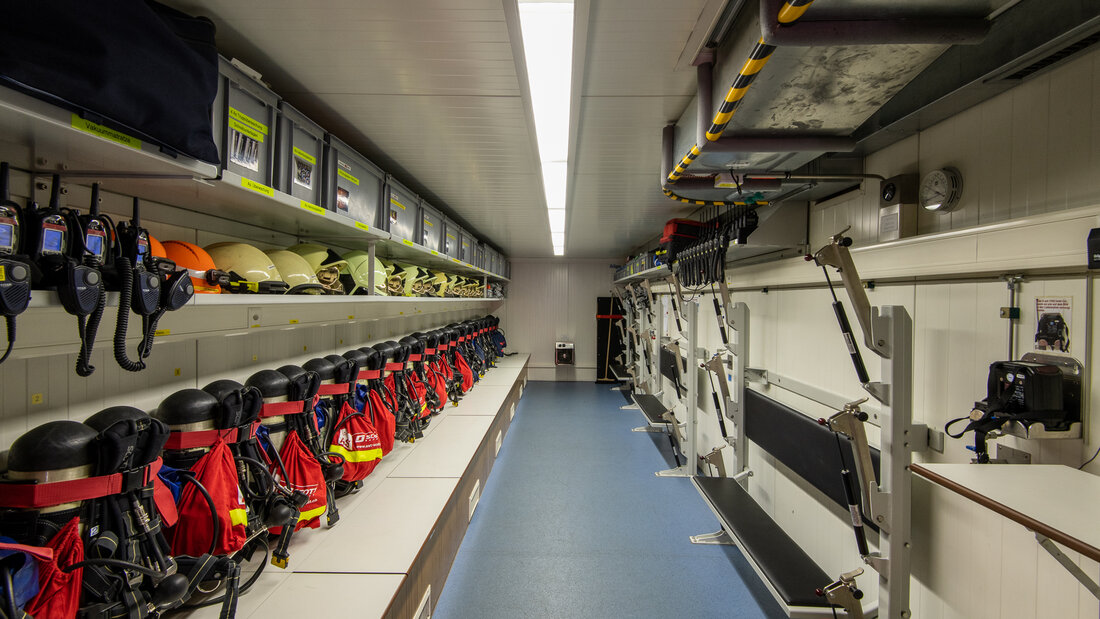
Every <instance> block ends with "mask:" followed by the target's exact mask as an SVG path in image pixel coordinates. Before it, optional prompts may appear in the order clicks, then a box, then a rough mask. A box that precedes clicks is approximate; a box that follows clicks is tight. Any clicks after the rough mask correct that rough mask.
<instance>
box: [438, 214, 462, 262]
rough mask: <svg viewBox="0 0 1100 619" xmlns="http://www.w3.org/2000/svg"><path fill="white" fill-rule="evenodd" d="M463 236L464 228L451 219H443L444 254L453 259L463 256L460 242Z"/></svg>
mask: <svg viewBox="0 0 1100 619" xmlns="http://www.w3.org/2000/svg"><path fill="white" fill-rule="evenodd" d="M462 235H463V231H462V228H460V227H459V226H458V224H456V223H455V222H453V221H451V220H450V219H447V218H444V219H443V253H445V254H447V255H448V256H450V257H451V258H458V257H459V256H460V255H461V254H462V251H461V248H460V246H459V241H461V239H462Z"/></svg>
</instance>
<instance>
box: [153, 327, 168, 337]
mask: <svg viewBox="0 0 1100 619" xmlns="http://www.w3.org/2000/svg"><path fill="white" fill-rule="evenodd" d="M153 335H155V336H157V337H160V336H162V335H172V330H171V329H157V330H156V331H154V332H153Z"/></svg>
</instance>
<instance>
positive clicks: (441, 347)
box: [439, 343, 450, 350]
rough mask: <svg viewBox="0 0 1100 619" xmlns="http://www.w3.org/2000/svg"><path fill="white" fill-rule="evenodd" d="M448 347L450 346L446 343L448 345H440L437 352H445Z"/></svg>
mask: <svg viewBox="0 0 1100 619" xmlns="http://www.w3.org/2000/svg"><path fill="white" fill-rule="evenodd" d="M448 346H450V344H449V343H448V344H440V345H439V350H447V347H448Z"/></svg>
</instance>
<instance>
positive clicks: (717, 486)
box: [692, 477, 833, 609]
mask: <svg viewBox="0 0 1100 619" xmlns="http://www.w3.org/2000/svg"><path fill="white" fill-rule="evenodd" d="M692 481H693V482H695V487H696V488H698V489H699V492H700V494H702V495H703V498H704V500H706V502H707V504H708V505H710V508H711V509H712V510H713V511H714V513H715V514H716V515H717V516H718V519H719V520H721V521H722V528H724V529H725V530H726V531H728V532H729V533H730V535H732V536H733V537H734V539H735V540H736V542H737V545H738V546H739V547H740V548H741V550H742V552H744V553H745V555H746V556H747V557H749V558H751V559H752V561H753V563H755V564H756V566H757V567H758V568H759V569H760V571H761V572H763V575H764V578H765V579H766V580H767V581H768V582H769V583H770V584H771V586H772V588H773V589H775V592H776V593H777V594H778V595H779V597H780V598H781V599H782V600H783V602H784V603H785V604H786V605H787V607H788V609H790V608H792V607H799V606H801V607H812V608H826V609H827V608H829V603H828V602H826V601H825V598H823V597H819V596H818V595H817V594H816V593H815V590H816V589H818V588H820V587H824V586H825V585H827V584H829V583H830V582H832V581H833V579H832V578H829V575H828V574H826V573H825V571H824V570H822V569H821V568H820V567H818V565H817V563H814V560H813V559H811V558H810V556H809V555H808V554H806V552H805V551H803V550H802V548H800V547H799V546H798V544H796V543H795V542H794V540H792V539H791V538H790V536H789V535H787V534H786V533H785V532H783V529H782V528H781V527H780V526H779V525H778V524H776V523H775V521H774V520H772V519H771V516H769V515H768V514H767V513H766V512H765V511H764V510H763V509H762V508H761V507H760V506H759V505H757V503H756V501H755V500H754V499H753V498H752V496H751V495H749V493H748V492H747V491H746V490H745V489H744V488H742V487H741V485H740V484H738V483H737V481H735V480H733V479H729V478H728V477H694V478H692Z"/></svg>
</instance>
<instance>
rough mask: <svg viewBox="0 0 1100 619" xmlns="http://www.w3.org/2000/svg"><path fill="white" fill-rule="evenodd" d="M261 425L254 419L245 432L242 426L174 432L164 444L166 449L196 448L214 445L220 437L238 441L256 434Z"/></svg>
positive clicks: (229, 440)
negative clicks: (241, 429)
mask: <svg viewBox="0 0 1100 619" xmlns="http://www.w3.org/2000/svg"><path fill="white" fill-rule="evenodd" d="M259 426H260V422H259V421H253V422H252V423H251V424H249V425H248V426H247V428H246V429H245V432H243V433H242V432H240V428H229V429H228V430H194V431H192V432H173V433H172V434H170V435H169V436H168V442H166V443H165V444H164V448H165V449H195V448H196V447H213V446H214V443H217V442H218V439H219V438H220V439H222V440H224V441H225V442H226V443H237V442H240V441H245V440H248V439H250V438H253V437H254V436H256V428H258V427H259Z"/></svg>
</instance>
